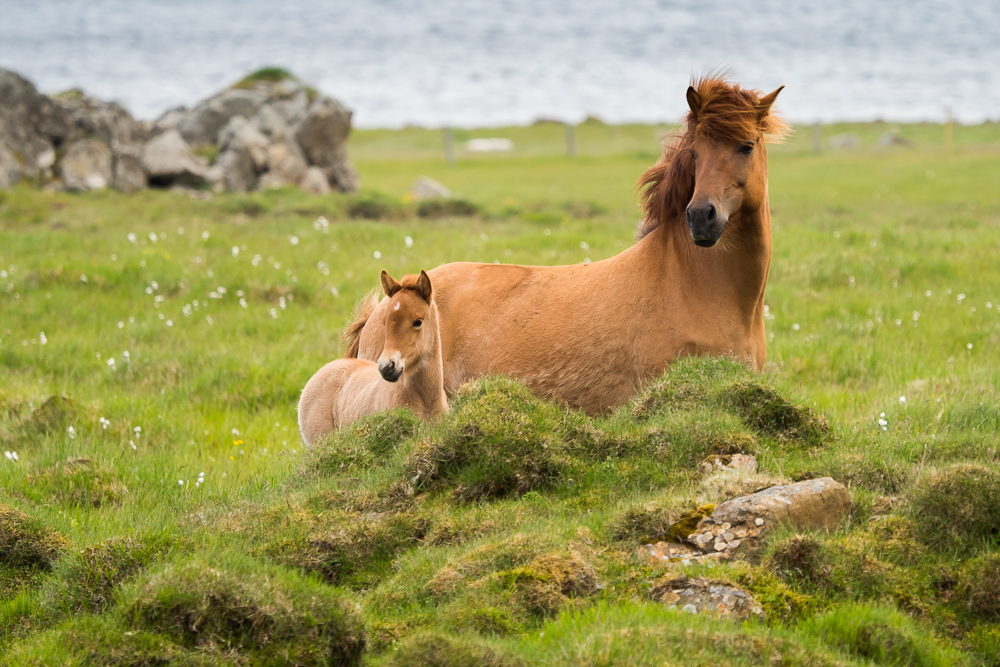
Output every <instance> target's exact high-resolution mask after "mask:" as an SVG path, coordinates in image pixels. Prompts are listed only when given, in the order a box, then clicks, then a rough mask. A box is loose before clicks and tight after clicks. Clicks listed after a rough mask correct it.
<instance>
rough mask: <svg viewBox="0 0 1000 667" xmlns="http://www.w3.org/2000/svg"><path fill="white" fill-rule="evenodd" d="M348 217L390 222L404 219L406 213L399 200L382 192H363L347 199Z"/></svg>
mask: <svg viewBox="0 0 1000 667" xmlns="http://www.w3.org/2000/svg"><path fill="white" fill-rule="evenodd" d="M345 209H346V211H347V215H348V216H349V217H351V218H354V219H359V218H360V219H364V220H388V219H399V218H402V217H404V215H405V211H404V210H403V206H402V204H400V202H399V200H398V199H395V198H393V197H390V196H388V195H385V194H382V193H380V192H362V193H360V194H357V195H352V196H350V197H348V198H347V203H346V207H345Z"/></svg>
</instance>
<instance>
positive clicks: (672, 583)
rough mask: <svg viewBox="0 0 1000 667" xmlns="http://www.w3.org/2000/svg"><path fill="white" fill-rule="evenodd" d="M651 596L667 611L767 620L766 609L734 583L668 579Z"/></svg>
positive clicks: (696, 579) (736, 618)
mask: <svg viewBox="0 0 1000 667" xmlns="http://www.w3.org/2000/svg"><path fill="white" fill-rule="evenodd" d="M650 596H651V597H652V598H653V599H654V600H657V601H658V602H661V603H663V604H664V605H666V606H667V608H668V609H677V610H679V611H681V612H683V613H687V614H704V615H707V616H711V617H713V618H728V619H732V620H735V621H747V620H758V621H764V620H766V617H765V615H764V610H763V609H762V608H761V606H760V604H759V603H758V602H757V601H756V600H754V598H753V596H751V595H750V594H749V593H747V592H746V591H744V590H741V589H739V588H737V587H736V586H733V585H732V584H728V583H725V582H721V581H712V580H710V579H705V578H703V577H694V578H688V577H681V578H679V579H669V580H667V581H666V582H665V583H662V584H660V585H659V586H654V587H653V589H652V590H651V591H650Z"/></svg>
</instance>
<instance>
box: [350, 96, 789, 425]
mask: <svg viewBox="0 0 1000 667" xmlns="http://www.w3.org/2000/svg"><path fill="white" fill-rule="evenodd" d="M780 91H781V88H778V89H777V90H775V91H774V92H773V93H771V94H769V95H763V96H762V95H761V94H760V93H759V92H757V91H753V90H745V89H742V88H740V87H738V86H736V85H733V84H731V83H729V82H727V81H725V80H724V79H722V78H721V77H714V76H713V77H705V78H702V79H699V80H697V81H695V82H693V85H692V86H691V87H689V88H688V91H687V102H688V106H689V107H690V113H688V115H687V123H686V129H685V131H684V132H683V134H680V135H678V136H676V137H674V141H673V143H672V144H670V145H669V146H666V147H665V149H664V154H663V156H662V157H661V159H660V160H659V161H658V162H657V164H656V165H655V166H653V167H652V168H651V169H650V170H649V171H647V172H646V173H645V174H644V175H643V176H642V178H641V179H640V181H639V186H640V187H641V189H642V205H643V209H644V213H645V215H644V218H643V220H642V222H641V224H640V226H639V231H638V234H637V238H638V239H639V241H638V243H636V244H635V245H633V246H632V247H631V248H629V249H628V250H626V251H624V252H622V253H621V254H619V255H617V256H615V257H612V258H610V259H606V260H603V261H600V262H594V263H592V264H575V265H572V266H552V267H547V266H517V265H497V264H477V263H472V262H458V263H454V264H445V265H443V266H439V267H437V268H436V269H433V270H432V271H431V272H430V276H431V278H432V280H433V281H434V290H435V298H436V300H437V306H438V312H439V313H440V324H441V329H440V331H441V345H442V353H443V357H444V384H445V390H446V391H448V392H449V393H451V392H453V391H454V390H455V389H457V388H458V387H459V386H460V385H462V384H463V383H464V382H467V381H468V380H472V379H474V378H477V377H480V376H483V375H488V374H492V373H505V374H509V375H512V376H514V377H517V378H520V379H521V380H523V381H525V382H526V383H528V385H530V386H531V388H532V389H533V390H534V391H535V392H536V393H537V394H539V395H541V396H545V397H548V398H552V399H556V400H560V401H563V402H565V403H568V404H569V405H571V406H574V407H577V408H581V409H583V410H585V411H587V412H589V413H592V414H595V413H603V412H607V411H609V410H611V409H614V408H616V407H618V406H620V405H622V404H623V403H625V402H626V401H627V400H628V399H629V398H630V397H631V396H633V395H634V394H635V393H636V391H637V390H638V389H639V388H641V387H642V385H643V384H644V383H645V382H646V381H648V380H649V379H650V378H652V377H654V376H656V375H658V374H659V373H661V372H662V371H663V370H664V368H665V367H666V366H667V365H668V364H670V363H671V362H672V361H673V360H674V359H676V358H677V357H679V356H685V355H706V354H707V355H734V356H736V357H738V358H741V359H744V360H746V361H747V363H749V364H751V365H753V366H755V367H756V368H757V369H758V370H759V369H760V368H761V367H763V365H764V361H765V359H766V356H767V349H766V344H765V339H764V312H763V311H764V287H765V285H766V284H767V273H768V269H769V267H770V263H771V214H770V208H769V206H768V200H767V152H766V150H765V147H764V144H765V141H766V140H768V139H774V138H780V137H781V136H782V135H783V134H784V132H785V130H786V126H785V124H784V123H783V122H782V121H781V120H780V119H779V118H777V117H775V116H774V115H772V114H771V105H772V104H773V103H774V100H775V99H776V98H777V96H778V93H779V92H780ZM384 307H385V301H383V302H382V303H381V304H378V305H376V303H375V302H374V301H371V300H370V301H368V302H367V303H366V304H364V305H363V307H362V309H361V312H360V314H359V316H358V318H357V320H356V321H355V322H354V323H353V324H352V325H351V326H350V327H349V328H348V330H347V332H346V337H347V340H348V342H349V348H348V353H347V356H358V357H360V358H362V359H371V360H374V359H377V358H378V356H379V355H380V354H381V352H382V347H383V344H384V340H385V336H384V332H383V330H382V328H381V327H380V326H378V323H380V322H381V321H382V319H383V318H382V316H381V309H382V308H384ZM373 311H374V312H373ZM373 315H374V317H373Z"/></svg>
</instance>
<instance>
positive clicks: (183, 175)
mask: <svg viewBox="0 0 1000 667" xmlns="http://www.w3.org/2000/svg"><path fill="white" fill-rule="evenodd" d="M140 159H141V161H142V166H143V169H144V170H145V172H146V174H148V175H149V182H150V184H151V185H161V186H170V185H176V184H180V185H202V184H204V183H206V182H207V181H208V168H207V166H206V165H205V164H204V162H203V161H200V160H198V159H196V158H195V156H194V153H192V152H191V147H190V146H189V145H188V143H187V142H186V141H184V137H182V136H181V133H180V132H178V131H177V130H170V131H169V132H164V133H163V134H161V135H159V136H158V137H155V138H153V139H152V140H150V141H149V142H148V143H147V144H146V145H145V146H143V148H142V154H141V157H140Z"/></svg>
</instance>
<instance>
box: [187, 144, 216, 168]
mask: <svg viewBox="0 0 1000 667" xmlns="http://www.w3.org/2000/svg"><path fill="white" fill-rule="evenodd" d="M220 150H221V149H220V148H219V145H218V144H201V145H200V146H195V147H194V148H193V149H191V152H192V153H194V154H195V155H199V156H201V157H203V158H205V160H206V161H207V162H208V164H210V165H211V164H215V161H216V160H217V159H218V157H219V151H220Z"/></svg>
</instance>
